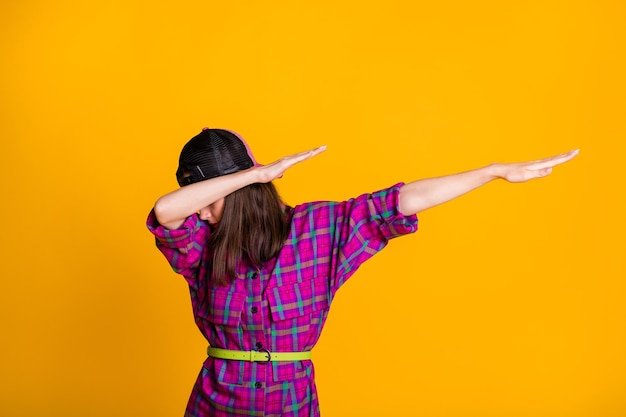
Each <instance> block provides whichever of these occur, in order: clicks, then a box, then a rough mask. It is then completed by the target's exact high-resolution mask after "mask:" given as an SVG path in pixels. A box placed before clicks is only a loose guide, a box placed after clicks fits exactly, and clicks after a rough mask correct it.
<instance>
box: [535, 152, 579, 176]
mask: <svg viewBox="0 0 626 417" xmlns="http://www.w3.org/2000/svg"><path fill="white" fill-rule="evenodd" d="M578 152H579V149H575V150H573V151H569V152H567V153H564V154H561V155H556V156H552V157H550V158H545V159H540V160H538V161H533V162H531V163H530V166H529V167H528V168H529V169H532V170H543V169H545V168H552V167H554V166H557V165H560V164H563V163H565V162H567V161H569V160H570V159H572V158H574V157H575V156H576V155H578ZM548 173H549V172H548Z"/></svg>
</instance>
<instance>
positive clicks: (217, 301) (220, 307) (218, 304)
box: [197, 288, 246, 327]
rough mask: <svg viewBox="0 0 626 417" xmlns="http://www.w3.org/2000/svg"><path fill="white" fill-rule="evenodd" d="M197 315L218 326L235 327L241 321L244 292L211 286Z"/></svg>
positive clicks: (244, 298) (244, 299)
mask: <svg viewBox="0 0 626 417" xmlns="http://www.w3.org/2000/svg"><path fill="white" fill-rule="evenodd" d="M207 298H208V299H207V300H206V301H205V302H204V303H202V305H201V306H200V308H199V309H198V312H197V316H198V317H199V318H201V319H203V320H206V321H209V322H211V323H213V324H216V325H218V326H231V327H237V326H239V324H240V323H241V315H242V313H243V306H244V304H245V301H246V296H245V294H241V293H238V292H235V291H231V290H230V289H217V288H212V289H210V290H209V295H208V297H207Z"/></svg>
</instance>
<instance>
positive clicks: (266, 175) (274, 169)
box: [253, 145, 326, 182]
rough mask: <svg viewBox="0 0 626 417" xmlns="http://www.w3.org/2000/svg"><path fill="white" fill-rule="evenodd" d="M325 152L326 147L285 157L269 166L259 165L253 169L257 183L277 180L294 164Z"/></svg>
mask: <svg viewBox="0 0 626 417" xmlns="http://www.w3.org/2000/svg"><path fill="white" fill-rule="evenodd" d="M325 150H326V145H324V146H320V147H319V148H315V149H311V150H309V151H304V152H299V153H296V154H293V155H289V156H285V157H283V158H281V159H279V160H278V161H276V162H273V163H271V164H269V165H259V166H257V167H254V168H253V169H254V170H256V172H257V174H258V182H270V181H272V180H275V179H277V178H281V177H282V176H283V174H284V173H285V171H287V169H289V168H291V167H292V166H294V165H295V164H297V163H299V162H302V161H306V160H307V159H310V158H313V157H314V156H315V155H317V154H320V153H322V152H324V151H325Z"/></svg>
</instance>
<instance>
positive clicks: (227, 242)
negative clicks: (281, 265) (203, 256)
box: [209, 182, 289, 285]
mask: <svg viewBox="0 0 626 417" xmlns="http://www.w3.org/2000/svg"><path fill="white" fill-rule="evenodd" d="M288 233H289V223H288V220H287V216H286V214H285V210H284V204H283V202H282V200H281V198H280V196H279V195H278V191H277V190H276V187H274V184H272V183H271V182H270V183H255V184H251V185H248V186H246V187H244V188H241V189H239V190H237V191H235V192H233V193H232V194H229V195H227V196H226V197H225V199H224V212H223V213H222V218H221V220H220V222H219V224H218V225H217V227H216V228H215V230H214V231H213V233H212V234H211V238H210V240H209V244H210V245H211V248H212V249H213V268H212V277H211V278H212V279H213V280H215V283H216V284H218V285H227V284H229V283H231V282H232V281H233V280H234V279H235V278H236V266H237V263H238V262H240V261H241V260H247V261H249V262H250V263H252V265H258V266H260V265H261V264H262V263H263V262H266V261H268V260H270V259H271V258H273V257H274V256H276V255H278V252H279V251H280V250H281V249H282V247H283V245H284V244H285V240H286V239H287V234H288Z"/></svg>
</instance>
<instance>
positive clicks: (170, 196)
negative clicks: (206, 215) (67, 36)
mask: <svg viewBox="0 0 626 417" xmlns="http://www.w3.org/2000/svg"><path fill="white" fill-rule="evenodd" d="M325 149H326V146H320V147H319V148H315V149H311V150H309V151H305V152H300V153H297V154H294V155H290V156H285V157H284V158H281V159H279V160H278V161H276V162H274V163H271V164H269V165H258V166H254V167H252V168H249V169H247V170H245V171H239V172H235V173H234V174H229V175H223V176H221V177H216V178H211V179H208V180H205V181H200V182H196V183H194V184H190V185H186V186H184V187H181V188H179V189H177V190H174V191H172V192H170V193H167V194H165V195H164V196H163V197H161V198H159V199H158V200H157V202H156V203H155V204H154V214H155V215H156V218H157V220H158V221H159V223H160V224H161V225H163V226H165V227H166V228H168V229H178V228H179V227H180V226H181V225H182V224H183V222H184V221H185V219H186V218H187V217H189V216H190V215H192V214H193V213H196V212H197V211H199V210H200V209H202V208H204V207H206V206H209V205H211V204H213V203H214V202H216V201H217V200H219V199H221V198H223V197H226V196H227V195H228V194H231V193H233V192H235V191H237V190H239V189H241V188H243V187H245V186H247V185H250V184H254V183H257V182H270V181H272V180H274V179H276V178H280V177H282V176H283V174H284V173H285V171H286V170H287V169H289V168H290V167H292V166H293V165H295V164H297V163H299V162H302V161H305V160H307V159H309V158H312V157H313V156H315V155H317V154H319V153H321V152H323V151H324V150H325Z"/></svg>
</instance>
